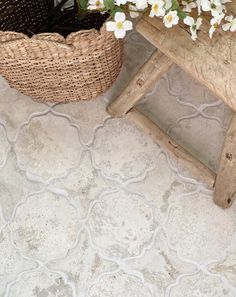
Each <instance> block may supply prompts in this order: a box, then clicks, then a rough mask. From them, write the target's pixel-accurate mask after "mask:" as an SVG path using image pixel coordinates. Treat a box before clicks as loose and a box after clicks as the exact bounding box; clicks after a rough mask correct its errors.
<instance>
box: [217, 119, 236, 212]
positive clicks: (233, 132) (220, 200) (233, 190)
mask: <svg viewBox="0 0 236 297" xmlns="http://www.w3.org/2000/svg"><path fill="white" fill-rule="evenodd" d="M235 198H236V114H234V116H233V119H232V121H231V124H230V126H229V129H228V132H227V135H226V139H225V144H224V148H223V151H222V156H221V160H220V168H219V173H218V175H217V178H216V184H215V193H214V201H215V203H216V204H217V205H219V206H221V207H223V208H226V207H229V206H231V204H232V203H233V201H234V199H235Z"/></svg>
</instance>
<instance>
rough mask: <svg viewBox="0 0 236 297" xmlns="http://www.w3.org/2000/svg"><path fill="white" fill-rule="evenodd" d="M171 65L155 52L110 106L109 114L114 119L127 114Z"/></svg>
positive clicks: (168, 60) (165, 58)
mask: <svg viewBox="0 0 236 297" xmlns="http://www.w3.org/2000/svg"><path fill="white" fill-rule="evenodd" d="M171 64H172V62H171V60H170V59H169V58H167V57H166V56H165V55H163V54H162V53H161V52H160V51H158V50H155V51H154V53H153V54H152V56H151V57H150V58H149V59H148V61H147V62H146V63H145V64H144V65H143V66H142V67H141V68H140V69H139V71H138V72H137V74H136V75H135V77H134V78H133V79H132V80H131V81H130V82H129V84H128V86H127V87H126V88H125V89H124V91H123V92H122V94H121V95H120V96H119V97H118V98H117V99H116V100H115V101H114V102H112V103H111V104H110V105H109V106H108V108H107V111H108V113H109V114H111V115H112V116H114V117H121V116H123V115H124V114H126V113H127V112H128V111H129V110H130V109H131V108H132V107H134V105H135V104H136V103H137V102H138V101H139V100H140V99H141V98H142V96H143V95H144V94H145V92H146V91H147V90H148V88H149V87H150V86H151V85H152V84H153V83H154V82H155V81H156V80H158V79H159V78H160V77H161V76H162V75H163V74H164V73H165V72H166V71H167V70H168V68H169V67H170V66H171Z"/></svg>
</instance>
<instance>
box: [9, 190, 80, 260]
mask: <svg viewBox="0 0 236 297" xmlns="http://www.w3.org/2000/svg"><path fill="white" fill-rule="evenodd" d="M11 225H12V228H13V230H14V238H15V242H16V244H17V246H18V247H19V248H20V249H21V250H22V251H23V253H24V254H25V255H27V256H29V257H33V258H35V259H39V260H41V261H45V262H47V261H49V260H53V259H54V258H59V257H63V256H65V255H66V253H67V252H68V250H69V249H70V248H72V247H73V245H74V244H75V242H76V238H77V232H78V229H79V224H78V219H77V212H76V209H74V207H72V206H71V205H70V204H69V203H68V201H67V199H66V198H64V197H62V196H59V195H55V194H51V193H49V192H44V193H42V194H37V195H34V196H32V197H31V198H30V199H28V201H27V202H26V203H24V204H22V205H20V206H19V207H18V209H17V211H16V216H15V218H14V221H13V222H12V224H11Z"/></svg>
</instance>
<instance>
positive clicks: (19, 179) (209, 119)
mask: <svg viewBox="0 0 236 297" xmlns="http://www.w3.org/2000/svg"><path fill="white" fill-rule="evenodd" d="M152 51H153V47H152V46H150V45H149V44H148V43H147V42H145V41H144V39H143V38H142V37H140V36H139V35H138V34H137V33H135V32H130V33H129V34H128V38H127V44H126V48H125V59H124V64H123V68H122V72H121V75H120V76H119V78H118V79H117V82H116V83H115V84H114V86H113V87H112V88H111V89H110V90H109V91H108V92H107V93H106V94H104V95H103V96H101V97H99V98H97V99H95V100H92V101H88V102H78V103H69V104H61V105H47V104H38V103H36V102H34V101H32V100H31V99H30V98H29V97H26V96H24V95H22V94H19V93H18V92H17V91H16V90H13V89H11V88H10V87H9V85H8V84H7V83H6V82H5V81H4V80H3V79H2V78H1V77H0V297H236V204H234V205H233V206H232V207H231V208H230V209H228V210H222V209H220V208H219V207H217V206H216V205H214V203H213V200H212V192H211V191H210V190H209V189H207V188H206V187H205V185H204V184H200V183H199V182H197V177H194V176H192V175H190V173H189V172H188V171H187V170H186V169H185V168H181V167H180V166H179V164H177V162H176V160H174V159H172V158H170V156H169V154H168V151H163V148H162V147H160V146H159V145H158V143H154V142H153V141H152V139H151V138H150V137H149V136H148V135H147V134H145V133H144V132H143V131H140V130H139V129H138V128H137V127H136V126H135V125H134V124H133V123H131V122H129V121H128V120H127V119H126V118H122V119H112V118H111V117H110V116H109V115H108V114H107V112H106V106H107V104H108V102H109V101H112V100H113V99H114V98H115V97H116V96H117V95H118V94H119V93H120V92H121V90H122V89H123V87H124V86H125V84H127V82H128V80H129V79H130V78H131V76H132V75H134V73H135V71H137V69H138V68H139V67H140V65H142V63H143V62H144V61H145V59H147V58H148V56H149V55H150V54H151V53H152ZM139 108H140V109H141V110H142V111H143V112H145V113H147V114H148V115H149V116H150V117H151V118H152V119H153V120H154V121H156V122H158V123H159V125H160V126H161V127H162V128H163V129H164V130H165V131H167V132H168V133H169V134H170V135H172V136H173V137H174V138H176V140H177V141H178V142H180V143H181V144H182V145H184V146H185V147H186V148H187V149H190V150H191V151H192V152H193V153H194V154H195V155H196V156H197V157H198V158H200V159H201V160H203V161H204V162H205V163H207V164H208V165H209V166H210V167H211V168H213V169H214V170H216V169H217V168H218V161H219V157H220V151H221V148H222V144H223V139H224V136H225V133H226V130H227V126H228V124H229V121H230V118H231V115H232V113H231V111H230V110H229V109H228V108H227V106H225V105H224V104H223V103H222V102H221V101H220V100H219V99H218V98H216V97H214V96H213V95H212V94H211V93H209V92H208V91H207V90H206V89H205V88H202V87H201V86H200V85H199V84H197V83H196V82H195V81H194V80H193V79H192V78H190V77H189V76H188V75H186V74H185V73H184V72H183V71H182V70H180V69H179V68H178V67H176V66H174V67H172V68H171V69H170V70H169V72H168V73H167V74H165V75H164V76H163V77H162V78H161V79H160V80H159V81H157V82H156V83H155V84H154V85H153V86H152V87H151V88H150V90H149V91H148V92H147V94H146V95H145V96H144V98H143V99H142V101H141V103H140V105H139Z"/></svg>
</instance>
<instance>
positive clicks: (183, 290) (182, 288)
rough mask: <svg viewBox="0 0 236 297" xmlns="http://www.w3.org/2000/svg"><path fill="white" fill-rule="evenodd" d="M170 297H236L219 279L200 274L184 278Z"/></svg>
mask: <svg viewBox="0 0 236 297" xmlns="http://www.w3.org/2000/svg"><path fill="white" fill-rule="evenodd" d="M169 296H170V297H193V296H194V297H195V296H199V297H213V296H214V297H222V296H225V297H234V296H235V295H234V293H233V292H232V290H230V289H229V288H228V287H227V286H226V284H225V283H224V282H223V281H222V280H221V279H220V278H218V277H215V276H210V275H206V274H204V273H201V272H200V273H198V274H195V275H192V276H186V277H183V278H182V279H181V280H180V282H179V284H178V285H177V286H176V287H173V288H172V290H171V292H170V295H169Z"/></svg>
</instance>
